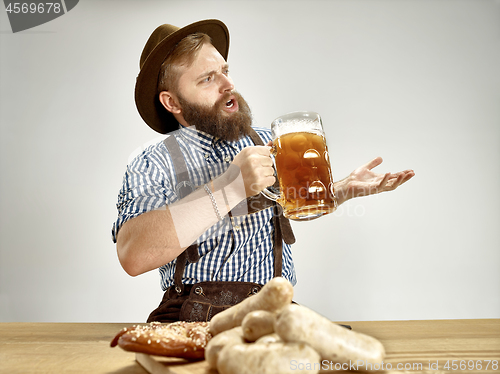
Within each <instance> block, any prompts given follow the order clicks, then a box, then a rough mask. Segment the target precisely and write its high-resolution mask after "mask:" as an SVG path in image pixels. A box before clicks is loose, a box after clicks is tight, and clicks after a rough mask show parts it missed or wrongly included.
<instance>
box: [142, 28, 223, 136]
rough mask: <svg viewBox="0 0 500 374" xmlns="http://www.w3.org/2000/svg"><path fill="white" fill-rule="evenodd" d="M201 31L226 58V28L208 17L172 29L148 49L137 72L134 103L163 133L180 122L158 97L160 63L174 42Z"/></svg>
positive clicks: (175, 128) (174, 127)
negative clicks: (207, 18)
mask: <svg viewBox="0 0 500 374" xmlns="http://www.w3.org/2000/svg"><path fill="white" fill-rule="evenodd" d="M197 32H201V33H204V34H207V35H208V36H210V38H211V39H212V44H213V46H214V47H215V48H216V49H217V50H218V51H219V53H220V54H221V55H222V57H224V59H225V60H227V55H228V52H229V30H228V29H227V27H226V25H225V24H224V23H222V22H221V21H219V20H216V19H209V20H203V21H198V22H195V23H192V24H190V25H188V26H185V27H182V28H180V29H178V30H177V31H174V32H173V33H171V34H170V35H169V36H168V37H166V38H165V39H163V40H162V41H161V42H160V43H158V45H157V46H156V47H155V48H154V49H153V50H152V51H151V53H150V54H149V55H148V57H147V58H146V60H145V61H144V64H143V66H142V67H141V70H140V72H139V75H138V76H137V80H136V84H135V103H136V105H137V109H138V111H139V114H140V115H141V117H142V119H143V120H144V121H145V122H146V123H147V124H148V125H149V127H151V128H152V129H153V130H155V131H157V132H159V133H161V134H166V133H168V132H171V131H174V130H177V128H178V126H179V124H178V122H177V120H176V119H175V117H174V116H173V114H172V113H170V112H168V111H167V110H166V109H165V108H164V107H163V105H162V104H161V103H160V101H159V100H158V95H157V84H158V75H159V73H160V68H161V64H162V63H163V61H164V60H165V58H166V57H167V53H169V52H170V51H171V50H172V49H173V48H174V46H175V45H176V44H177V43H179V42H180V41H181V40H182V39H183V38H184V37H186V36H188V35H190V34H194V33H197Z"/></svg>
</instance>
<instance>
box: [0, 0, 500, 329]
mask: <svg viewBox="0 0 500 374" xmlns="http://www.w3.org/2000/svg"><path fill="white" fill-rule="evenodd" d="M205 18H219V19H221V20H223V21H224V22H225V23H226V24H227V26H228V27H229V30H230V32H231V46H230V55H229V63H230V67H231V75H232V77H233V79H234V81H235V83H236V87H237V89H238V90H239V91H240V92H241V93H242V94H243V95H244V96H245V98H246V99H247V100H248V102H249V103H250V105H251V108H252V109H253V112H254V117H255V122H256V124H258V125H260V126H269V124H270V122H271V121H272V120H273V119H274V118H275V117H277V116H279V115H281V114H284V113H286V112H290V111H295V110H313V111H317V112H319V113H320V114H321V115H322V117H323V120H324V126H325V128H326V133H327V139H328V143H329V148H330V152H331V159H332V163H333V169H334V175H335V178H336V179H340V178H343V177H345V176H347V175H348V173H349V172H350V171H352V170H353V169H354V168H356V167H358V166H360V165H362V164H364V163H366V162H368V161H369V160H371V159H372V158H374V157H376V156H379V155H380V156H382V157H383V158H384V160H385V161H384V163H383V164H382V165H381V166H380V167H379V168H378V170H379V171H380V172H386V171H399V170H403V169H407V168H412V169H414V170H415V172H416V176H415V178H414V179H413V180H412V181H411V182H409V183H408V184H406V185H404V186H402V187H401V188H400V189H399V190H397V191H395V192H392V193H386V194H382V195H378V196H373V197H369V198H362V199H358V200H356V201H351V202H348V203H347V204H345V205H344V206H342V207H341V208H340V209H339V210H338V212H336V213H335V214H332V215H330V216H326V217H324V218H321V219H319V220H316V221H313V222H308V223H294V224H293V227H294V229H295V233H296V236H297V244H296V245H294V247H293V253H294V258H295V265H296V271H297V278H298V284H297V286H296V287H295V300H296V301H297V302H299V303H302V304H304V305H306V306H309V307H311V308H313V309H315V310H316V311H318V312H320V313H322V314H324V315H325V316H327V317H329V318H331V319H333V320H338V321H340V320H345V321H348V320H401V319H403V320H404V319H445V318H451V319H453V318H499V317H500V303H499V301H500V298H499V295H500V276H499V267H500V266H499V265H500V253H499V249H500V241H499V239H500V233H499V232H500V230H499V229H500V213H499V212H500V197H499V196H500V195H499V192H500V178H499V171H500V144H499V143H500V105H499V104H500V74H499V72H500V70H499V66H500V3H499V2H498V1H482V0H471V1H439V0H437V1H404V0H402V1H396V0H393V1H378V0H374V1H359V0H349V1H270V0H266V1H224V0H220V1H185V0H182V1H180V0H179V1H139V0H136V1H102V0H100V1H90V0H82V1H80V3H79V4H78V5H77V6H76V7H75V8H74V9H73V10H72V11H71V12H69V13H68V14H66V15H65V16H63V17H60V18H58V19H56V20H54V21H52V22H49V23H47V24H44V25H42V26H39V27H37V28H35V29H31V30H27V31H25V32H21V33H17V34H12V32H11V31H10V27H9V24H8V21H7V16H6V13H5V12H4V11H2V12H1V16H0V20H1V29H0V31H1V34H0V41H1V50H0V68H1V70H0V79H1V92H0V95H1V96H0V100H1V101H0V120H1V132H0V136H1V153H0V155H1V170H0V171H1V174H0V204H1V205H0V209H1V222H0V230H1V231H0V235H1V236H0V321H124V322H137V321H138V322H141V321H144V320H145V318H146V317H147V315H148V314H149V312H150V311H151V310H152V309H154V308H155V307H156V306H157V304H158V303H159V300H160V298H161V295H162V292H161V290H160V286H159V276H158V273H157V271H152V272H150V273H147V274H144V275H141V276H138V277H136V278H131V277H129V276H128V275H126V274H125V272H124V271H123V270H122V269H121V267H120V265H119V263H118V260H117V256H116V251H115V246H114V244H113V243H112V241H111V225H112V223H113V221H114V220H115V216H116V208H115V203H116V199H117V193H118V190H119V188H120V185H121V180H122V176H123V173H124V170H125V165H126V163H127V160H128V157H129V155H130V154H131V153H132V152H133V151H134V150H135V149H137V147H140V146H141V145H143V144H144V143H146V142H148V141H150V140H151V139H153V138H156V137H157V136H158V134H156V133H155V132H153V131H152V130H150V129H149V128H148V127H147V126H146V125H145V124H144V123H143V122H142V120H141V119H140V117H139V115H138V113H137V111H136V108H135V103H134V99H133V91H134V83H135V78H136V76H137V73H138V64H139V56H140V53H141V51H142V48H143V46H144V44H145V42H146V40H147V38H148V37H149V35H150V33H151V32H152V31H153V29H154V28H156V26H158V25H160V24H162V23H173V24H176V25H178V26H183V25H186V24H188V23H191V22H194V21H197V20H200V19H205Z"/></svg>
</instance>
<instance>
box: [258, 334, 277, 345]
mask: <svg viewBox="0 0 500 374" xmlns="http://www.w3.org/2000/svg"><path fill="white" fill-rule="evenodd" d="M282 341H283V340H282V339H281V338H280V336H279V335H278V334H276V333H275V332H273V333H272V334H269V335H264V336H261V337H260V338H259V339H257V340H256V341H255V344H269V343H276V342H282Z"/></svg>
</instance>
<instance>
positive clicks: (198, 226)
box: [117, 169, 246, 276]
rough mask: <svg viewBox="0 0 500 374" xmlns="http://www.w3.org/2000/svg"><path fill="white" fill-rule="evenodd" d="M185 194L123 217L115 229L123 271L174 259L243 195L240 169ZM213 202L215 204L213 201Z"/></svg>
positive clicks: (153, 266)
mask: <svg viewBox="0 0 500 374" xmlns="http://www.w3.org/2000/svg"><path fill="white" fill-rule="evenodd" d="M207 188H208V189H209V191H210V193H207V189H206V188H205V187H204V186H201V187H200V188H199V189H197V190H196V191H194V192H193V193H191V194H189V195H188V196H187V197H185V198H183V199H181V200H178V201H176V202H175V203H173V204H170V205H166V206H163V207H161V208H159V209H157V210H154V211H150V212H147V213H143V214H141V215H140V216H138V217H135V218H133V219H131V220H130V221H127V222H126V223H125V224H124V225H123V226H122V228H121V229H120V231H119V233H118V238H117V251H118V257H119V259H120V262H121V264H122V267H123V268H124V269H125V271H126V272H127V273H128V274H130V275H132V276H135V275H139V274H142V273H145V272H147V271H149V270H153V269H156V268H158V267H160V266H162V265H165V264H167V263H169V262H170V261H172V260H173V259H175V258H176V257H177V256H178V255H179V254H180V253H182V251H184V249H185V248H187V247H188V246H189V245H190V244H192V243H193V242H195V241H196V239H197V238H198V237H199V236H201V235H202V234H203V233H204V232H206V231H207V229H209V228H210V227H212V226H213V225H215V224H216V223H217V222H218V221H219V220H220V218H221V217H224V216H225V215H226V214H227V213H228V212H229V211H230V210H231V209H232V208H234V207H235V206H236V205H237V204H238V203H239V202H241V201H242V200H243V199H245V198H246V195H245V187H244V185H243V181H242V178H241V173H239V172H237V170H234V169H231V170H229V171H228V172H226V173H224V174H223V175H221V176H220V177H218V178H216V179H214V180H213V181H211V182H209V183H208V184H207ZM214 204H215V205H214Z"/></svg>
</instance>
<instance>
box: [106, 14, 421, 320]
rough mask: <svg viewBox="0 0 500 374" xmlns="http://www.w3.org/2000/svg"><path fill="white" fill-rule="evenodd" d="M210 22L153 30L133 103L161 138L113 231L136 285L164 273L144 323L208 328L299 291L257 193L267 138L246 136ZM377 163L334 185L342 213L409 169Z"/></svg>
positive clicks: (391, 185) (220, 33)
mask: <svg viewBox="0 0 500 374" xmlns="http://www.w3.org/2000/svg"><path fill="white" fill-rule="evenodd" d="M228 50H229V32H228V30H227V28H226V26H225V25H224V24H223V23H222V22H220V21H218V20H204V21H199V22H196V23H193V24H191V25H188V26H186V27H183V28H178V27H176V26H172V25H168V24H165V25H161V26H159V27H158V28H157V29H156V30H155V31H154V32H153V33H152V34H151V36H150V38H149V40H148V41H147V43H146V46H145V47H144V50H143V53H142V55H141V59H140V72H139V75H138V77H137V81H136V94H135V100H136V104H137V108H138V110H139V113H140V114H141V116H142V118H143V119H144V121H145V122H146V123H147V124H148V125H149V126H150V127H151V128H152V129H154V130H155V131H157V132H160V133H162V134H169V136H168V137H167V138H166V139H165V141H162V142H160V143H158V144H156V145H155V146H152V147H150V148H148V149H146V150H145V151H144V152H143V153H142V154H141V155H139V156H138V157H136V158H135V159H134V160H133V161H132V162H131V163H130V164H129V165H128V167H127V171H126V173H125V176H124V180H123V187H122V189H121V191H120V194H119V198H118V204H117V207H118V219H117V221H116V222H115V224H114V226H113V240H114V241H115V242H116V245H117V252H118V257H119V260H120V263H121V265H122V267H123V268H124V270H125V271H126V272H127V273H128V274H130V275H132V276H135V275H138V274H142V273H144V272H147V271H150V270H153V269H157V268H159V270H160V276H161V286H162V288H163V290H164V291H165V294H164V297H163V300H162V301H161V303H160V305H159V307H158V308H157V309H155V310H154V311H153V312H152V313H151V315H150V316H149V318H148V321H160V322H172V321H176V320H188V321H206V320H210V319H211V317H212V316H213V315H214V314H216V313H218V312H220V311H221V310H224V309H225V308H227V307H229V306H231V305H234V304H236V303H238V302H240V301H241V300H243V299H244V298H245V297H247V296H249V295H252V294H254V293H256V292H258V291H259V290H260V288H261V287H262V285H264V284H266V283H267V282H268V281H269V280H270V279H271V278H272V277H274V276H282V277H284V278H286V279H287V280H289V281H290V282H291V283H292V284H293V285H294V284H295V283H296V278H295V270H294V266H293V260H292V256H291V250H290V245H291V244H293V242H294V237H293V233H292V231H291V227H290V224H289V222H288V220H287V219H285V218H284V217H283V216H282V214H281V210H280V209H279V207H278V206H277V205H276V204H275V203H274V202H271V201H270V200H267V199H266V198H264V197H263V196H262V195H261V194H260V192H261V191H262V190H263V189H264V188H266V187H268V186H271V185H273V184H274V183H275V182H276V179H275V177H274V169H273V161H272V159H271V147H270V146H269V145H270V144H271V143H270V141H271V134H270V130H269V129H265V128H257V127H252V116H251V113H250V109H249V106H248V104H247V103H246V102H245V100H244V99H243V97H242V96H241V95H240V94H238V93H237V92H236V91H235V87H234V83H233V81H232V79H231V77H230V75H229V69H228V64H227V61H226V60H227V55H228ZM381 162H382V160H381V159H380V158H376V159H374V160H373V161H371V162H370V163H368V164H366V165H364V166H362V167H360V168H358V169H356V170H355V171H354V172H353V173H351V174H350V175H349V177H347V178H346V179H344V180H342V181H340V182H337V183H335V185H334V187H335V191H337V199H338V204H342V203H343V202H344V201H346V200H348V199H350V198H352V197H354V196H360V195H366V194H372V193H379V192H383V191H389V190H394V189H395V188H397V187H398V186H399V185H401V184H402V183H404V182H406V181H407V180H409V179H410V178H411V177H412V176H413V175H414V173H413V171H411V170H407V171H403V172H399V173H395V174H391V173H386V174H377V173H374V172H373V171H372V169H373V168H374V167H375V166H377V165H379V164H380V163H381Z"/></svg>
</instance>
